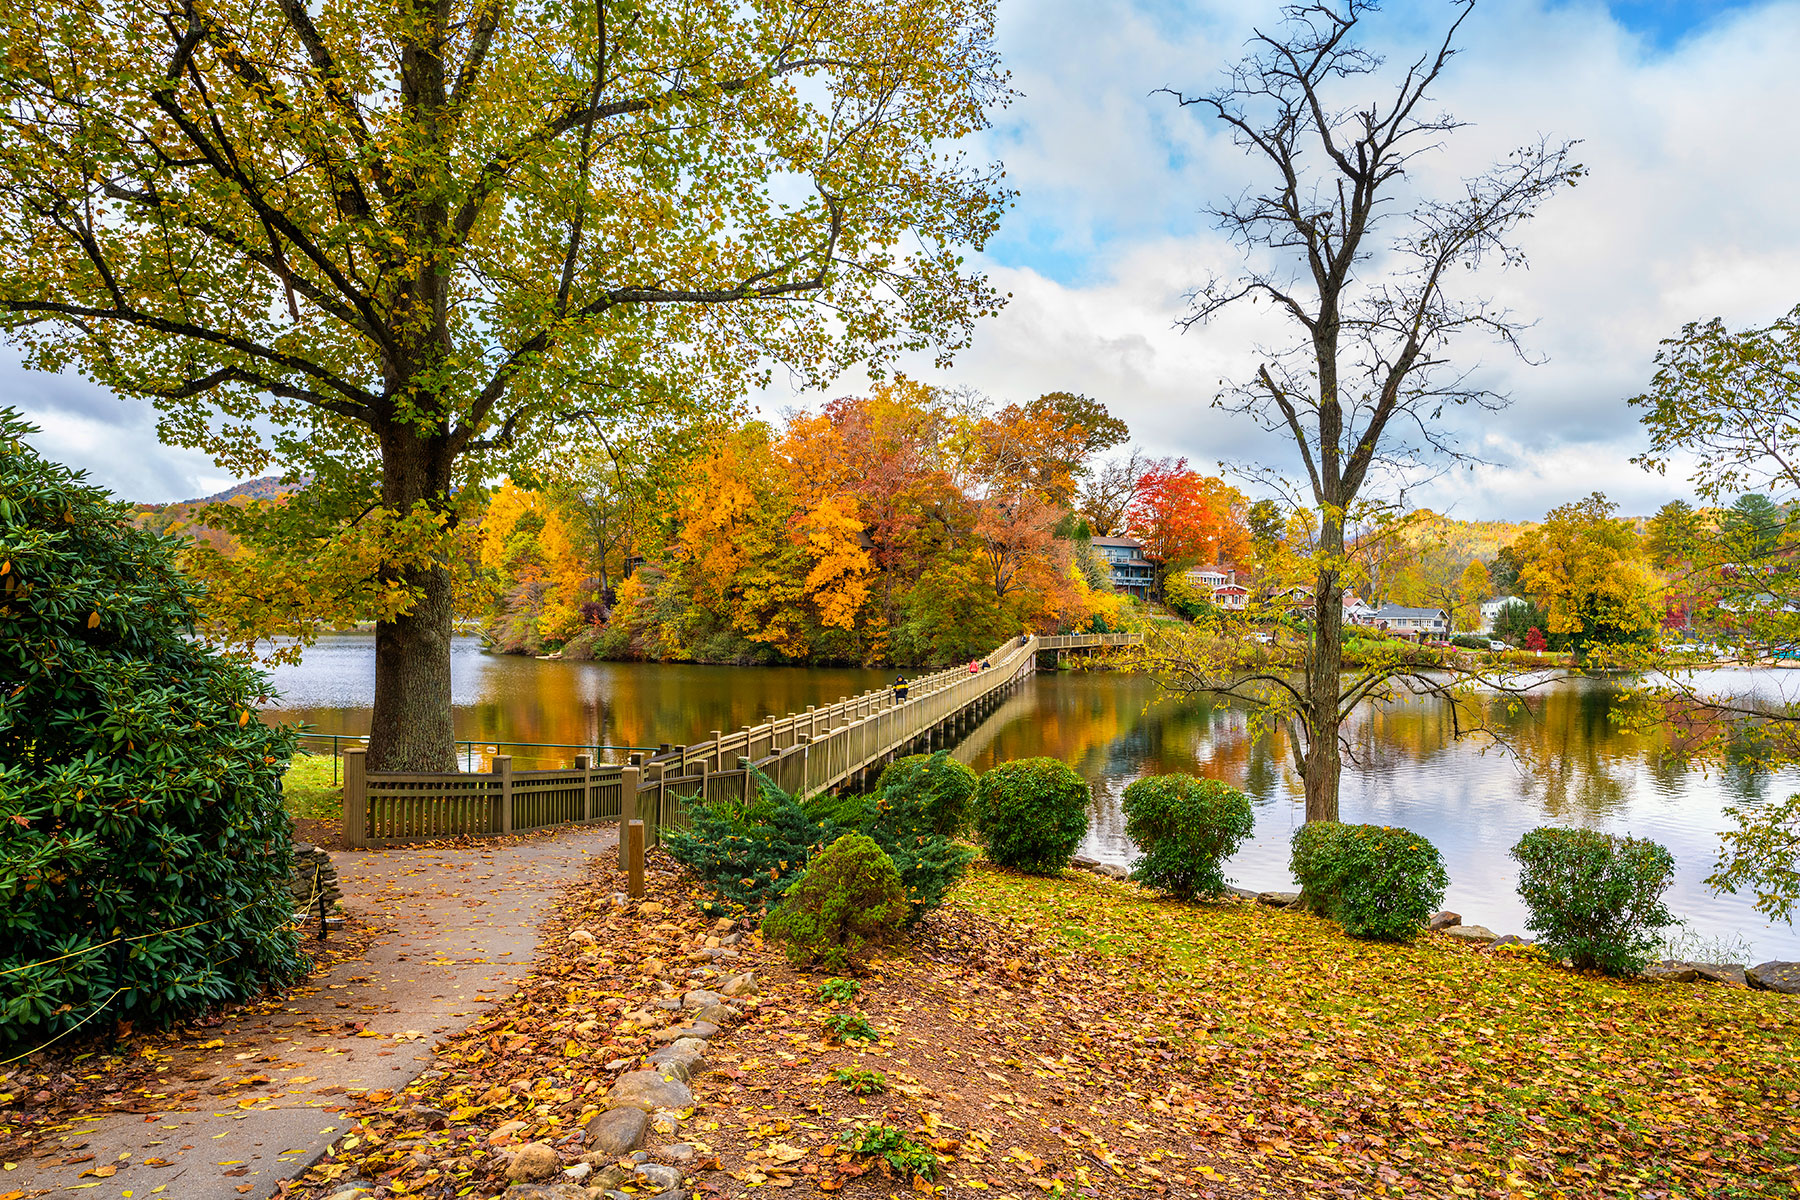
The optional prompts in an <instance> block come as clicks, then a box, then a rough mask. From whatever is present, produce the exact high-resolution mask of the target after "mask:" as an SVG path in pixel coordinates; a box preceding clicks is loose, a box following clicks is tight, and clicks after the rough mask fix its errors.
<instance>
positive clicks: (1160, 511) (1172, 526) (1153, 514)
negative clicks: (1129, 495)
mask: <svg viewBox="0 0 1800 1200" xmlns="http://www.w3.org/2000/svg"><path fill="white" fill-rule="evenodd" d="M1246 515H1247V505H1246V503H1245V500H1244V496H1243V493H1241V492H1239V491H1238V490H1237V489H1236V488H1234V487H1232V486H1231V485H1230V484H1228V483H1226V482H1225V481H1224V480H1223V479H1220V478H1219V477H1218V476H1216V475H1202V474H1200V472H1198V471H1195V470H1193V469H1192V468H1190V467H1189V466H1188V465H1187V459H1185V458H1181V459H1174V460H1170V459H1162V460H1160V461H1156V462H1152V463H1151V464H1150V465H1149V466H1148V467H1147V468H1145V470H1144V473H1143V475H1142V476H1141V477H1140V478H1139V481H1138V489H1137V494H1136V496H1135V497H1133V499H1132V502H1131V506H1130V507H1129V508H1128V509H1127V510H1126V513H1125V524H1126V528H1127V529H1129V530H1130V531H1131V535H1132V536H1133V537H1135V538H1137V539H1138V540H1139V541H1141V542H1143V543H1144V555H1145V557H1146V558H1148V559H1150V561H1152V562H1154V563H1156V564H1157V566H1158V568H1159V569H1160V572H1161V574H1162V575H1163V576H1164V577H1166V576H1167V574H1168V573H1169V572H1170V571H1173V570H1178V569H1180V568H1183V567H1189V566H1196V565H1198V566H1214V565H1218V564H1222V563H1226V564H1236V563H1241V562H1243V561H1244V560H1245V559H1246V558H1247V557H1248V556H1249V553H1250V545H1251V544H1250V529H1249V525H1248V524H1247V521H1246Z"/></svg>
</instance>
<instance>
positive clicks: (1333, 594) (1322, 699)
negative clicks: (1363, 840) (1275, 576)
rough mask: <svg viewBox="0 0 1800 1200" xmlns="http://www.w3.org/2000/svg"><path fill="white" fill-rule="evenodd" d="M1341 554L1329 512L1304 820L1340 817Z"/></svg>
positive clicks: (1311, 677) (1310, 659)
mask: <svg viewBox="0 0 1800 1200" xmlns="http://www.w3.org/2000/svg"><path fill="white" fill-rule="evenodd" d="M1343 557H1344V522H1343V518H1342V517H1339V516H1336V515H1335V514H1334V513H1333V512H1331V511H1330V510H1327V512H1326V513H1325V519H1324V522H1323V527H1322V528H1321V529H1320V531H1319V561H1320V564H1321V565H1320V567H1319V575H1318V580H1317V583H1316V584H1315V590H1314V592H1313V644H1312V653H1311V654H1309V655H1307V659H1306V698H1307V709H1308V711H1307V713H1306V714H1305V715H1306V728H1307V733H1308V735H1309V740H1310V743H1311V744H1310V745H1308V746H1307V753H1306V767H1305V776H1304V782H1305V785H1306V819H1307V821H1308V822H1312V821H1335V820H1337V819H1338V774H1339V771H1340V769H1341V767H1342V765H1343V764H1342V760H1341V755H1340V754H1339V751H1338V700H1339V697H1340V693H1341V691H1342V688H1343V669H1344V588H1343V583H1342V582H1341V580H1340V579H1339V572H1338V566H1337V564H1339V563H1341V562H1342V561H1343Z"/></svg>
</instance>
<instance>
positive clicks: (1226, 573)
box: [1187, 567, 1237, 592]
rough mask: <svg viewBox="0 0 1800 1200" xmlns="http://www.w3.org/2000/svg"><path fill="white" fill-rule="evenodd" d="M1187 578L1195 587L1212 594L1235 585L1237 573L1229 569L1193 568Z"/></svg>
mask: <svg viewBox="0 0 1800 1200" xmlns="http://www.w3.org/2000/svg"><path fill="white" fill-rule="evenodd" d="M1187 577H1188V579H1189V580H1191V581H1192V582H1193V584H1194V585H1195V586H1196V587H1203V588H1207V589H1208V590H1210V591H1214V592H1216V591H1218V590H1219V589H1220V588H1222V587H1232V586H1235V585H1236V584H1237V571H1236V570H1235V569H1234V568H1231V567H1194V568H1192V569H1191V570H1189V571H1188V573H1187Z"/></svg>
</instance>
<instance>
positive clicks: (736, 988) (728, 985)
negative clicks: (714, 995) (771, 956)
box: [719, 971, 757, 997]
mask: <svg viewBox="0 0 1800 1200" xmlns="http://www.w3.org/2000/svg"><path fill="white" fill-rule="evenodd" d="M756 991H757V988H756V976H755V975H754V974H752V973H751V972H749V971H745V972H744V973H743V974H742V975H733V976H732V977H731V978H730V979H727V980H726V981H725V982H724V983H723V984H721V985H719V995H721V996H727V997H737V996H754V995H756Z"/></svg>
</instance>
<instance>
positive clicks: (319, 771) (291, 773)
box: [281, 754, 344, 821]
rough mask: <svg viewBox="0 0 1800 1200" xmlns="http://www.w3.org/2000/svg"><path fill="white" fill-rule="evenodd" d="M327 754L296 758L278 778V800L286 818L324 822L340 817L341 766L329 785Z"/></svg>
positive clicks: (341, 812)
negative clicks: (284, 809) (279, 791)
mask: <svg viewBox="0 0 1800 1200" xmlns="http://www.w3.org/2000/svg"><path fill="white" fill-rule="evenodd" d="M331 776H332V757H331V756H330V755H329V754H296V755H294V761H293V763H292V764H291V765H290V766H289V767H288V770H287V774H286V775H283V776H282V777H281V799H282V803H283V804H284V805H285V806H286V807H287V811H288V816H290V817H292V818H294V820H296V821H307V820H327V819H335V818H339V817H342V816H343V815H344V783H343V780H344V774H343V764H342V763H339V764H338V769H337V778H338V781H337V782H336V783H333V782H332V781H331Z"/></svg>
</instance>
